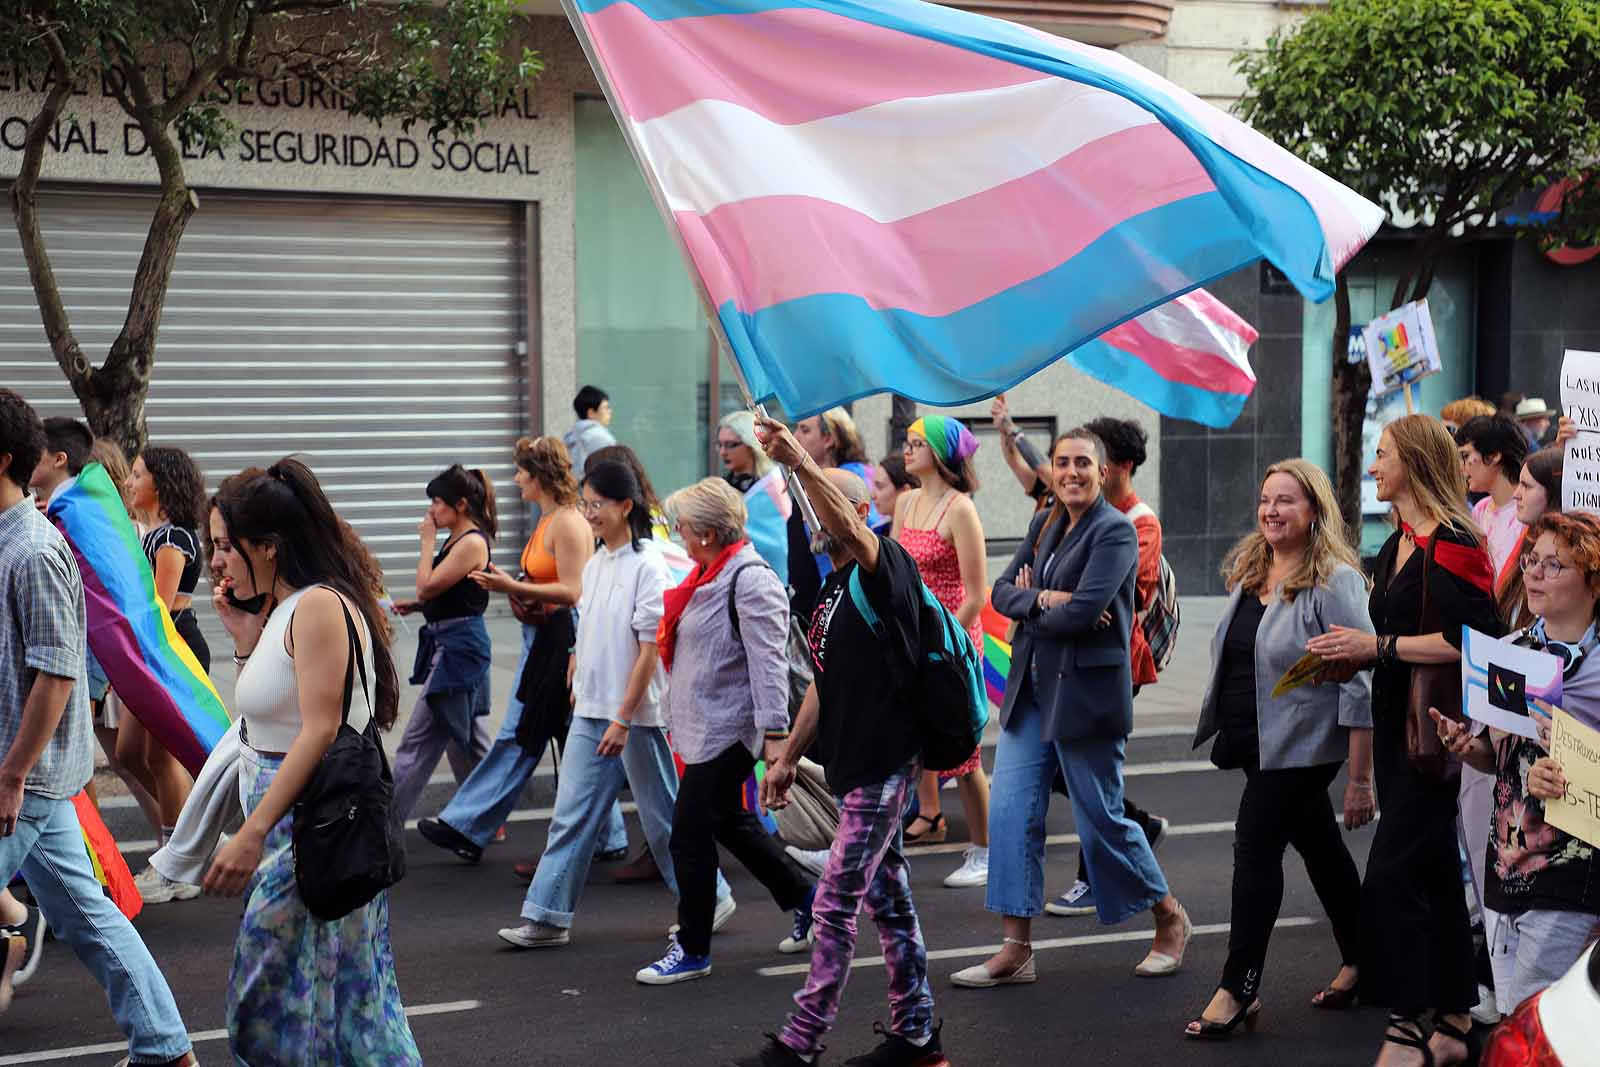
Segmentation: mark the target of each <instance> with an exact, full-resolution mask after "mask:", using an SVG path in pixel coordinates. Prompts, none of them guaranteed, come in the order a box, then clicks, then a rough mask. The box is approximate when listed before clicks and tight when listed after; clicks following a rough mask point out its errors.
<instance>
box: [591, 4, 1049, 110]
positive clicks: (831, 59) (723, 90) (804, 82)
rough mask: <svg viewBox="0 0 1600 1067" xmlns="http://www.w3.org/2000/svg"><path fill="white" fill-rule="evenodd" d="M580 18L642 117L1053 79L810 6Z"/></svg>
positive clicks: (802, 105) (856, 101)
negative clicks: (711, 105) (712, 105)
mask: <svg viewBox="0 0 1600 1067" xmlns="http://www.w3.org/2000/svg"><path fill="white" fill-rule="evenodd" d="M584 22H585V23H587V24H588V27H589V31H590V33H591V34H592V35H593V38H594V44H595V48H596V49H597V50H598V51H599V52H600V53H601V55H602V57H603V59H604V61H605V65H606V69H607V70H608V71H610V72H611V78H612V85H613V86H614V87H615V88H616V90H617V95H618V97H619V98H620V100H621V103H622V105H623V107H624V109H625V110H626V111H627V113H628V115H629V117H631V118H632V119H634V120H635V121H636V122H644V121H647V120H649V119H653V118H656V117H658V116H661V115H666V114H670V113H671V112H673V111H676V110H677V109H678V108H681V107H684V106H686V105H688V104H692V103H694V102H695V101H697V100H726V101H728V102H729V103H732V104H738V105H739V106H740V107H745V108H748V109H750V110H751V111H754V112H755V113H757V114H758V115H762V116H764V117H766V118H768V119H770V120H772V121H773V122H777V123H782V124H784V125H792V124H795V123H801V122H810V121H812V120H814V119H820V118H826V117H827V116H829V115H842V114H845V113H847V112H850V111H855V110H857V109H859V108H863V107H870V106H871V105H873V104H880V103H883V102H884V101H886V100H900V99H904V98H906V97H915V96H936V95H938V94H941V93H959V92H969V91H972V90H976V89H996V88H1000V87H1002V86H1007V85H1018V84H1021V83H1023V82H1030V81H1039V80H1041V79H1044V78H1050V77H1054V75H1049V74H1043V73H1041V72H1039V71H1036V70H1029V69H1028V68H1026V67H1019V66H1017V65H1016V64H1014V63H1007V62H1005V61H1003V60H999V59H992V58H990V57H988V56H984V55H980V54H979V53H976V52H969V51H967V50H966V49H964V48H956V47H954V46H952V45H947V44H944V43H942V42H939V41H930V40H926V39H924V38H921V37H914V36H912V35H910V34H906V33H901V32H899V31H898V30H891V29H886V28H884V27H882V26H875V25H873V24H871V23H868V22H861V21H858V20H856V19H852V18H847V17H845V16H842V15H837V14H834V13H832V12H827V11H817V10H814V9H811V8H780V9H776V10H771V11H762V12H758V13H755V14H749V15H708V16H702V17H699V18H681V19H671V20H667V21H661V22H658V21H656V20H654V19H652V18H651V17H650V16H648V15H646V14H645V13H644V12H642V11H640V10H639V9H638V8H637V7H634V6H633V5H632V4H629V3H617V4H612V5H611V6H609V7H607V8H604V9H603V10H601V11H598V12H595V13H593V14H588V15H585V16H584Z"/></svg>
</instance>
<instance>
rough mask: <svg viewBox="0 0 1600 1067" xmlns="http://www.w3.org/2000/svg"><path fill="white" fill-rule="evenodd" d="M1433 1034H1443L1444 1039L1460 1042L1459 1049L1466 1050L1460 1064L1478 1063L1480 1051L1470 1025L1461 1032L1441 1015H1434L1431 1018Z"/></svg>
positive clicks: (1459, 1028)
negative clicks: (1464, 1057)
mask: <svg viewBox="0 0 1600 1067" xmlns="http://www.w3.org/2000/svg"><path fill="white" fill-rule="evenodd" d="M1433 1032H1434V1033H1436V1034H1443V1035H1444V1036H1445V1037H1448V1038H1453V1039H1454V1040H1456V1041H1459V1042H1461V1047H1462V1048H1464V1049H1466V1050H1467V1056H1466V1059H1464V1060H1462V1061H1461V1062H1462V1063H1464V1064H1466V1063H1477V1062H1478V1056H1479V1053H1480V1052H1481V1050H1480V1049H1479V1048H1477V1047H1476V1040H1475V1036H1474V1035H1473V1033H1472V1028H1471V1026H1470V1025H1469V1026H1468V1028H1467V1029H1466V1030H1463V1029H1461V1027H1459V1026H1457V1025H1456V1024H1455V1023H1453V1022H1451V1021H1450V1020H1449V1019H1446V1018H1445V1017H1444V1016H1443V1015H1435V1016H1434V1017H1433Z"/></svg>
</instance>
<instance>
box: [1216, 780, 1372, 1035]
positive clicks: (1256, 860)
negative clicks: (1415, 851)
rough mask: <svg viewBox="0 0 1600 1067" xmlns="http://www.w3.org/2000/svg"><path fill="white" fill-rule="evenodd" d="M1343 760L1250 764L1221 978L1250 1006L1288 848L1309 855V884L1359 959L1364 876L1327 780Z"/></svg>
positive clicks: (1346, 954)
mask: <svg viewBox="0 0 1600 1067" xmlns="http://www.w3.org/2000/svg"><path fill="white" fill-rule="evenodd" d="M1340 766H1341V764H1338V763H1324V764H1321V765H1319V766H1316V767H1290V768H1285V769H1283V770H1271V771H1262V770H1255V769H1252V768H1248V767H1247V768H1246V769H1245V772H1244V773H1245V785H1244V795H1243V796H1241V797H1240V798H1239V821H1238V826H1237V828H1236V829H1235V831H1234V841H1233V913H1232V918H1231V922H1232V927H1231V929H1230V930H1229V932H1228V962H1227V963H1226V964H1224V965H1223V968H1222V981H1221V982H1219V983H1218V984H1219V985H1220V986H1221V987H1222V988H1223V989H1226V990H1227V991H1228V992H1229V993H1232V994H1233V995H1234V996H1235V997H1237V998H1238V999H1239V1000H1240V1001H1243V1002H1244V1003H1246V1004H1248V1003H1249V1002H1250V1001H1251V1000H1253V999H1255V996H1256V993H1257V992H1258V991H1259V990H1260V988H1261V972H1262V970H1263V968H1264V967H1265V966H1266V962H1267V942H1268V941H1269V940H1270V939H1271V938H1272V927H1273V925H1274V924H1275V923H1276V922H1277V921H1278V909H1279V908H1280V907H1282V905H1283V850H1284V848H1285V847H1287V846H1289V845H1293V846H1294V849H1295V851H1296V852H1298V853H1300V858H1301V859H1303V860H1305V864H1306V873H1307V874H1308V875H1310V876H1311V886H1312V888H1313V889H1315V890H1316V891H1317V898H1318V899H1319V900H1321V901H1322V910H1323V911H1325V912H1327V913H1328V919H1329V921H1330V922H1332V924H1333V938H1334V940H1335V941H1336V942H1337V943H1338V945H1339V957H1340V959H1341V961H1342V962H1343V963H1345V964H1354V963H1355V961H1356V956H1357V952H1358V951H1359V948H1360V940H1359V936H1358V931H1359V928H1360V919H1361V876H1360V875H1358V874H1357V873H1356V864H1355V861H1354V860H1352V859H1351V858H1350V850H1349V849H1347V848H1346V847H1345V844H1344V839H1343V838H1341V837H1340V836H1339V825H1338V822H1337V820H1336V818H1335V816H1334V812H1333V804H1332V802H1331V801H1330V800H1329V799H1328V786H1329V785H1331V784H1332V783H1333V779H1334V778H1335V777H1336V776H1337V775H1338V773H1339V767H1340Z"/></svg>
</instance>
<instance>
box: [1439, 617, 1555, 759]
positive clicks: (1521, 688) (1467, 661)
mask: <svg viewBox="0 0 1600 1067" xmlns="http://www.w3.org/2000/svg"><path fill="white" fill-rule="evenodd" d="M1530 697H1537V698H1538V699H1540V700H1543V701H1546V702H1548V703H1550V704H1559V703H1561V661H1560V660H1559V659H1557V658H1556V657H1554V656H1552V655H1551V654H1550V653H1548V652H1535V651H1533V649H1531V648H1523V647H1521V646H1520V645H1514V644H1512V643H1511V642H1510V641H1501V640H1497V639H1496V638H1493V637H1490V636H1489V635H1488V634H1485V633H1479V632H1478V631H1477V630H1474V629H1472V628H1471V627H1470V626H1463V627H1462V628H1461V706H1462V707H1463V708H1465V709H1466V712H1467V715H1468V716H1469V717H1471V718H1472V719H1473V720H1474V721H1476V722H1481V723H1484V724H1486V725H1489V726H1493V727H1494V728H1495V729H1497V730H1505V731H1506V732H1508V733H1513V734H1520V735H1522V736H1523V737H1527V738H1533V739H1537V738H1538V736H1539V734H1538V731H1537V730H1536V729H1535V726H1534V722H1533V719H1532V718H1530V717H1529V715H1528V699H1529V698H1530Z"/></svg>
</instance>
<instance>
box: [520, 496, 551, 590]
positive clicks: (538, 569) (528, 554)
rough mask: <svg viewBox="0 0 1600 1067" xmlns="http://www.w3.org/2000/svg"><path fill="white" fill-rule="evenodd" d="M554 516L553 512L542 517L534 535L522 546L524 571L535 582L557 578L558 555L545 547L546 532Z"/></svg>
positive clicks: (534, 529) (534, 530)
mask: <svg viewBox="0 0 1600 1067" xmlns="http://www.w3.org/2000/svg"><path fill="white" fill-rule="evenodd" d="M553 518H555V514H554V513H553V512H552V513H551V514H549V515H546V516H544V517H543V518H541V519H540V520H539V525H537V526H535V527H534V528H533V536H532V537H530V538H528V543H527V544H526V545H524V546H523V548H522V573H523V574H526V575H527V576H528V578H527V580H528V581H530V582H533V583H535V584H538V583H542V582H553V581H555V580H556V555H555V553H554V552H551V551H550V550H549V549H548V548H546V547H544V533H545V530H547V529H549V527H550V520H551V519H553Z"/></svg>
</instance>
